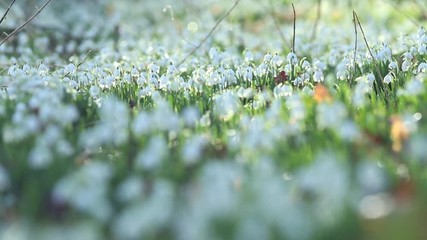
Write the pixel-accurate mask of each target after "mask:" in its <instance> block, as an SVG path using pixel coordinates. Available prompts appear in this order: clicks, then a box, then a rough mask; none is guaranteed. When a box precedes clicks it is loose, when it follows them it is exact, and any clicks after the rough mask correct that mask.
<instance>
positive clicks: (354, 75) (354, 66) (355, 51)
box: [350, 11, 357, 83]
mask: <svg viewBox="0 0 427 240" xmlns="http://www.w3.org/2000/svg"><path fill="white" fill-rule="evenodd" d="M353 24H354V37H355V39H354V56H353V64H354V65H353V78H355V77H356V53H357V24H356V13H355V12H354V11H353ZM350 81H351V80H350ZM350 83H351V82H350Z"/></svg>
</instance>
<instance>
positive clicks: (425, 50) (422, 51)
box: [418, 44, 427, 55]
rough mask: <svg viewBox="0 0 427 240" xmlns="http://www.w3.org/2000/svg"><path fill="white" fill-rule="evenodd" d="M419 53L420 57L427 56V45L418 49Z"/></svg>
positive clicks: (422, 45)
mask: <svg viewBox="0 0 427 240" xmlns="http://www.w3.org/2000/svg"><path fill="white" fill-rule="evenodd" d="M418 53H419V54H420V55H425V54H427V44H421V46H420V47H419V48H418Z"/></svg>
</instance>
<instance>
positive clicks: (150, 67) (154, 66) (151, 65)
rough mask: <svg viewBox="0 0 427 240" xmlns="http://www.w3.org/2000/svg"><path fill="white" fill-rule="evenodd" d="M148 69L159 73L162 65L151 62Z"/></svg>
mask: <svg viewBox="0 0 427 240" xmlns="http://www.w3.org/2000/svg"><path fill="white" fill-rule="evenodd" d="M148 70H149V72H151V73H155V74H159V72H160V67H159V66H157V65H156V64H155V63H150V64H149V65H148Z"/></svg>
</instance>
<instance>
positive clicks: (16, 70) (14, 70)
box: [7, 63, 19, 77]
mask: <svg viewBox="0 0 427 240" xmlns="http://www.w3.org/2000/svg"><path fill="white" fill-rule="evenodd" d="M7 73H8V74H9V76H12V77H15V76H16V75H18V73H19V67H18V66H17V64H16V63H14V64H13V65H12V66H10V67H9V70H8V71H7Z"/></svg>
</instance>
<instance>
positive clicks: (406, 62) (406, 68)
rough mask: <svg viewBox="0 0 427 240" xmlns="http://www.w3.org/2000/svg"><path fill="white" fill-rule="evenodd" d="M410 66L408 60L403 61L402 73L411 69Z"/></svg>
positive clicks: (410, 63)
mask: <svg viewBox="0 0 427 240" xmlns="http://www.w3.org/2000/svg"><path fill="white" fill-rule="evenodd" d="M411 65H412V62H411V60H409V59H406V60H404V61H403V63H402V71H404V72H406V71H408V70H409V68H410V67H411Z"/></svg>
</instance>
